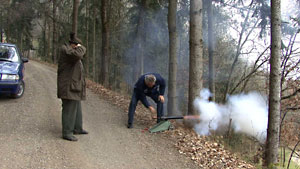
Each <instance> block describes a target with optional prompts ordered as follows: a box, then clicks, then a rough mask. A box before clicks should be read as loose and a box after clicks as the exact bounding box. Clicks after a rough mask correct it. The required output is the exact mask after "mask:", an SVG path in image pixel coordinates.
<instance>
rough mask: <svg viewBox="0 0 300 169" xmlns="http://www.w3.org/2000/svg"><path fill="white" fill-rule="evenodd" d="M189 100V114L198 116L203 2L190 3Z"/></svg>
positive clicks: (200, 87)
mask: <svg viewBox="0 0 300 169" xmlns="http://www.w3.org/2000/svg"><path fill="white" fill-rule="evenodd" d="M189 62H190V63H189V65H190V68H189V99H188V113H189V114H197V110H196V109H195V107H194V100H195V99H196V97H199V95H200V90H201V89H202V83H203V81H202V75H203V63H202V62H203V36H202V0H191V2H190V61H189Z"/></svg>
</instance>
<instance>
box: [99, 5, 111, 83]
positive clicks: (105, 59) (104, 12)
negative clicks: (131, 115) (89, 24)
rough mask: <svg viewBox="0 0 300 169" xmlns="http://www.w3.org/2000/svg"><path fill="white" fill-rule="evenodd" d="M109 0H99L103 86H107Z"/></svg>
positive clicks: (101, 77)
mask: <svg viewBox="0 0 300 169" xmlns="http://www.w3.org/2000/svg"><path fill="white" fill-rule="evenodd" d="M109 2H110V1H109V0H102V1H101V21H102V60H101V74H100V83H101V84H102V85H104V86H105V87H108V86H109V35H110V32H109V17H108V16H109V15H108V9H109Z"/></svg>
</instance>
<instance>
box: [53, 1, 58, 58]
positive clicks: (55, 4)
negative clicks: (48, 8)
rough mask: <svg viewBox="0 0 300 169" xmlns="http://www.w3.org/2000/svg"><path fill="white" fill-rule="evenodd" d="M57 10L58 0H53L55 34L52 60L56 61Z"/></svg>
mask: <svg viewBox="0 0 300 169" xmlns="http://www.w3.org/2000/svg"><path fill="white" fill-rule="evenodd" d="M56 11H57V1H56V0H53V26H52V27H53V34H52V62H53V63H56V51H57V30H56V20H57V16H56Z"/></svg>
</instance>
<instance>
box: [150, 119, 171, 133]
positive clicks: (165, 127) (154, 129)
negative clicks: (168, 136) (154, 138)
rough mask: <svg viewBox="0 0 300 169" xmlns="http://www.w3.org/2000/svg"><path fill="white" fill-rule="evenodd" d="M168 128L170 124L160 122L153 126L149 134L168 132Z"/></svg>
mask: <svg viewBox="0 0 300 169" xmlns="http://www.w3.org/2000/svg"><path fill="white" fill-rule="evenodd" d="M170 126H171V122H169V121H161V122H159V123H157V124H156V125H155V126H153V127H152V128H151V129H149V132H150V133H156V132H161V131H165V130H169V128H170Z"/></svg>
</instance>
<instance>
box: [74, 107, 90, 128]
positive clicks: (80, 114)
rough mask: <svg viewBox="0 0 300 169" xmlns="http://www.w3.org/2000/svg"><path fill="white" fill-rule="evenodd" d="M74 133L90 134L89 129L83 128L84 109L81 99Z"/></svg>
mask: <svg viewBox="0 0 300 169" xmlns="http://www.w3.org/2000/svg"><path fill="white" fill-rule="evenodd" d="M74 134H88V132H87V131H85V130H83V127H82V110H81V101H78V106H77V113H76V120H75V127H74Z"/></svg>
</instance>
